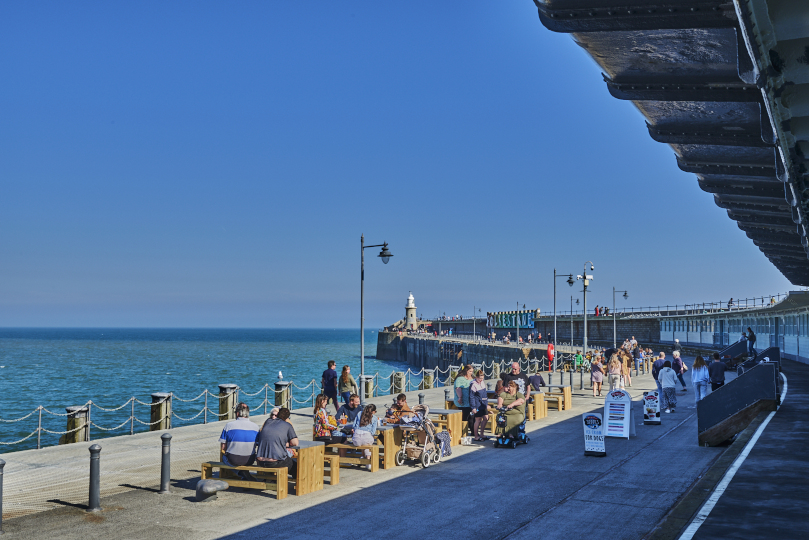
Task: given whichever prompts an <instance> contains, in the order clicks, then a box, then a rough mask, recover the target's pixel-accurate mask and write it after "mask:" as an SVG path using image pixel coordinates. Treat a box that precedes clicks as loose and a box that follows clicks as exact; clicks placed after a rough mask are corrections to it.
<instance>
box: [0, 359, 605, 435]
mask: <svg viewBox="0 0 809 540" xmlns="http://www.w3.org/2000/svg"><path fill="white" fill-rule="evenodd" d="M574 356H575V355H574V354H572V353H570V354H566V353H558V354H557V355H556V358H555V361H554V362H553V364H554V365H553V366H549V365H548V364H549V362H548V360H547V357H545V356H542V357H541V358H529V359H521V360H519V363H520V367H521V369H522V370H524V371H526V372H536V371H548V369H547V368H548V367H552V368H553V369H552V371H551V372H555V371H559V372H561V371H569V369H570V366H571V365H572V363H573V362H574ZM444 362H446V359H445V360H443V361H442V362H441V363H444ZM510 364H511V361H506V360H499V361H497V360H490V361H484V362H481V363H473V364H472V365H473V367H474V368H475V369H478V368H479V369H483V370H484V372H485V373H486V374H487V376H492V375H493V374H495V376H496V374H499V373H502V372H503V371H504V370H506V369H508V365H510ZM588 364H589V363H588ZM577 367H579V369H577V370H576V371H584V369H585V368H586V369H587V370H588V371H589V365H587V366H586V367H585V366H584V365H582V366H577ZM459 369H460V366H459V365H447V366H446V367H444V368H441V367H435V368H431V369H428V368H421V369H418V370H414V369H410V368H408V369H407V370H406V371H391V372H390V374H388V375H387V376H384V375H382V374H380V373H378V372H377V373H375V374H374V375H369V376H366V377H365V379H363V378H360V385H363V383H364V384H365V386H366V388H365V389H364V391H365V396H364V397H366V398H371V397H379V396H385V395H393V394H398V393H400V392H409V391H413V390H421V389H424V388H438V387H444V386H450V385H452V384H453V381H454V379H455V376H456V375H457V373H458V371H459ZM425 375H428V376H429V379H428V378H426V377H425ZM281 382H283V386H280V385H279V387H273V386H272V385H271V384H269V383H265V384H264V385H263V386H261V387H260V388H259V389H258V390H257V391H255V392H252V393H250V392H246V391H244V390H243V389H242V388H240V387H235V389H234V390H232V391H229V392H211V391H210V390H208V389H205V390H203V391H202V392H201V393H200V394H199V395H197V396H196V397H193V398H190V399H184V398H181V397H179V396H178V395H176V394H174V393H173V392H170V393H167V394H165V395H164V397H161V398H158V394H155V395H154V396H153V401H152V402H147V401H142V400H140V399H138V398H137V397H136V396H132V397H131V398H129V399H127V400H126V401H125V402H124V403H122V404H121V405H119V406H117V407H105V406H102V405H99V404H98V403H96V402H94V401H92V400H90V401H87V402H86V403H84V404H82V405H79V406H74V407H70V408H69V410H68V411H67V412H65V413H60V412H55V411H51V410H49V409H46V408H45V407H43V406H39V407H37V408H35V409H34V410H32V411H31V412H29V413H28V414H25V415H24V416H20V417H18V418H13V419H5V418H0V423H3V424H15V423H19V422H24V421H26V420H29V419H31V418H32V417H34V416H36V418H37V425H36V428H35V429H33V430H32V431H30V432H28V433H27V434H26V433H24V432H23V433H19V434H18V437H19V438H18V439H17V440H13V441H0V446H3V447H10V446H14V445H17V444H21V443H24V442H26V441H28V440H30V439H31V438H33V437H35V436H36V448H37V449H40V448H42V447H43V446H50V445H52V444H53V443H51V444H45V445H43V442H42V435H43V434H48V435H58V436H67V435H71V434H74V433H77V432H78V431H80V430H86V433H85V438H84V440H87V441H89V440H91V438H92V433H91V432H92V430H94V429H95V430H96V431H97V433H99V434H103V435H106V436H110V435H123V434H126V430H127V428H128V432H129V434H130V435H132V434H134V433H135V431H136V430H135V426H136V424H137V425H138V426H144V427H148V428H152V427H153V426H156V425H158V424H160V425H161V426H163V427H160V428H159V429H168V428H170V427H172V420H176V421H178V422H182V423H185V424H192V423H204V424H207V423H208V418H209V417H210V416H213V417H214V419H215V420H216V421H218V420H221V419H223V418H226V417H232V413H233V409H234V407H235V406H236V404H237V403H238V401H239V395H240V394H241V395H242V396H243V397H255V396H259V395H260V394H262V392H263V393H264V396H263V399H262V401H261V402H260V403H258V404H257V405H256V406H254V407H251V410H253V411H257V410H261V409H262V408H263V410H264V414H267V411H268V406H269V407H274V406H275V404H278V403H283V405H286V406H288V407H290V408H300V407H296V406H308V405H311V406H314V404H315V399H316V397H317V395H318V394H319V393H320V391H321V390H320V388H319V385H318V383H317V381H316V380H314V379H312V380H311V381H310V382H309V383H308V384H306V385H305V386H298V385H297V384H295V383H294V382H286V381H281ZM360 391H361V392H362V391H363V389H362V388H361V389H360ZM234 395H235V399H230V398H231V397H233V396H234ZM209 398H213V399H214V400H215V401H214V403H213V404H212V405H213V407H211V405H210V404H209V403H210V400H209ZM200 401H202V403H199V402H200ZM167 402H168V406H167V407H162V408H160V409H159V410H162V411H164V414H161V413H157V414H161V416H159V417H155V416H156V414H155V408H156V407H158V406H161V405H164V404H166V403H167ZM224 402H226V403H227V405H223V403H224ZM195 403H199V404H200V405H202V407H201V408H199V409H197V408H193V409H190V408H189V404H191V405H193V404H195ZM175 404H177V405H179V404H183V407H185V408H184V409H183V410H179V411H175V410H173V409H174V406H175ZM138 405H139V406H142V407H148V408H149V419H148V420H146V419H144V418H142V417H141V418H139V417H138V411H137V409H136V406H138ZM126 407H129V411H128V412H129V415H128V416H127V417H126V418H125V419H123V421H121V420H122V419H121V418H120V415H119V416H118V418H117V419H115V417H114V416H115V415H114V414H113V413H116V412H119V411H121V410H123V409H125V408H126ZM223 407H225V409H223ZM220 410H221V411H223V412H220ZM71 411H72V412H71ZM76 417H80V418H86V421H84V422H82V423H81V425H80V426H79V427H76V428H74V429H67V430H60V429H58V426H56V425H54V422H56V421H60V419H61V422H64V420H65V418H67V419H68V420H67V421H68V427H70V422H71V421H73V420H72V419H73V418H76ZM62 425H63V426H64V424H62ZM174 427H176V426H174ZM62 429H64V428H62ZM60 442H61V441H60Z"/></svg>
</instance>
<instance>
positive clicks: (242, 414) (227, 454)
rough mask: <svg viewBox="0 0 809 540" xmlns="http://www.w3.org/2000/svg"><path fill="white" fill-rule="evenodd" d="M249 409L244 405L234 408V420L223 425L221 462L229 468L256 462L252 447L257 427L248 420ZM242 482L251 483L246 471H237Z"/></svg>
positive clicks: (240, 404) (220, 441)
mask: <svg viewBox="0 0 809 540" xmlns="http://www.w3.org/2000/svg"><path fill="white" fill-rule="evenodd" d="M249 418H250V407H248V406H247V404H246V403H239V404H238V405H237V406H236V420H233V421H232V422H228V423H227V424H225V428H224V429H223V430H222V435H221V436H220V437H219V443H220V446H221V448H222V452H223V456H222V462H223V463H225V464H226V465H230V466H231V467H241V466H243V465H252V464H253V462H254V461H255V460H256V454H255V451H254V447H255V445H256V434H258V426H257V425H256V424H254V423H253V422H251V421H250V420H249ZM237 474H238V475H239V476H240V477H241V478H242V480H247V481H248V482H250V481H252V480H253V478H252V477H251V476H250V473H248V472H247V471H237Z"/></svg>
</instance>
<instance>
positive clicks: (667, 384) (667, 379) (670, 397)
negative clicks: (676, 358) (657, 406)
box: [657, 360, 677, 413]
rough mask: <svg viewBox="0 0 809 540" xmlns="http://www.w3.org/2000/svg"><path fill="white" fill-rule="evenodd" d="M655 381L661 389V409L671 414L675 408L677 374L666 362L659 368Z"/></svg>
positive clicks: (669, 363)
mask: <svg viewBox="0 0 809 540" xmlns="http://www.w3.org/2000/svg"><path fill="white" fill-rule="evenodd" d="M657 380H658V382H660V386H661V387H662V388H663V401H662V404H663V407H664V408H665V409H666V412H667V413H673V412H674V407H676V406H677V374H676V373H674V370H673V369H671V362H669V361H668V360H666V361H665V362H664V363H663V367H662V368H660V372H659V373H658V374H657Z"/></svg>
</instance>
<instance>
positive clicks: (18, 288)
mask: <svg viewBox="0 0 809 540" xmlns="http://www.w3.org/2000/svg"><path fill="white" fill-rule="evenodd" d="M0 51H2V54H0V73H2V84H0V100H1V101H2V104H3V113H2V114H0V326H147V327H149V326H151V327H159V326H167V327H195V326H202V327H340V328H347V327H358V326H359V311H360V310H359V263H360V261H359V240H360V234H361V233H365V235H366V240H367V242H368V243H381V242H382V241H387V242H389V243H390V249H391V252H392V253H393V254H394V257H393V258H392V259H391V262H390V264H388V265H383V264H382V263H381V262H380V261H379V259H377V258H376V253H377V250H366V251H367V253H366V254H367V259H368V260H367V261H366V262H367V264H366V287H365V291H366V320H367V324H368V326H369V327H371V328H373V327H379V326H381V325H384V324H388V323H390V322H393V321H395V320H396V319H398V318H400V317H401V316H403V315H404V304H405V300H406V297H407V294H408V291H411V290H412V291H413V294H414V295H415V297H416V304H417V306H418V308H419V313H424V314H425V315H435V314H437V313H439V312H446V313H447V314H453V315H454V314H456V313H462V314H465V315H471V312H472V308H473V306H478V307H482V308H483V312H485V311H487V310H489V311H495V310H507V309H513V308H514V307H516V305H517V303H518V302H519V303H520V304H523V303H524V304H526V305H527V306H528V307H540V308H542V310H543V312H550V310H551V308H552V305H553V283H552V282H553V279H552V276H553V269H554V267H556V268H557V269H558V270H559V272H563V273H568V272H573V273H574V274H575V273H581V271H582V267H583V263H584V262H585V261H586V260H588V259H591V260H593V261H594V262H595V271H594V272H593V274H594V275H595V280H594V283H593V287H592V294H591V295H589V296H588V303H589V304H591V305H595V304H602V305H603V304H608V305H609V304H611V302H612V289H611V288H612V286H616V287H617V288H619V289H628V290H629V294H630V299H629V302H627V305H634V306H639V305H652V304H654V305H656V304H658V303H663V304H674V303H680V304H682V303H684V302H702V301H709V300H724V301H726V300H727V298H728V297H730V296H733V297H743V296H752V295H762V294H764V295H768V294H771V293H775V292H779V291H781V292H783V291H786V290H789V289H790V288H794V287H790V285H789V283H788V282H787V281H786V279H785V278H783V277H782V276H781V274H780V273H779V272H778V271H777V270H776V269H775V268H774V267H773V266H772V265H771V264H770V263H769V261H767V259H766V258H765V257H764V255H763V254H761V253H760V252H759V251H758V249H757V248H756V247H755V246H754V245H753V243H752V242H751V241H750V240H748V239H747V237H746V236H745V235H744V233H743V232H742V231H741V230H739V229H738V228H737V226H736V224H735V222H733V221H731V220H730V219H729V218H728V217H727V214H726V212H725V211H724V210H721V209H719V208H718V207H716V205H715V204H714V202H713V197H712V195H710V194H708V193H704V192H702V191H701V190H700V189H699V187H698V185H697V180H696V177H695V176H694V175H692V174H687V173H684V172H681V171H679V169H678V168H677V165H676V161H675V157H674V153H673V151H672V150H671V148H670V147H668V146H666V145H662V144H659V143H656V142H654V141H652V140H651V139H650V138H649V135H648V133H647V130H646V128H645V126H644V121H643V117H642V116H641V115H640V113H639V112H638V111H637V110H636V109H635V107H634V106H633V105H632V104H631V103H629V102H624V101H619V100H616V99H614V98H612V97H610V96H609V94H608V92H607V89H606V87H605V85H604V83H603V82H602V80H601V75H600V73H599V69H598V66H597V65H596V64H595V63H594V62H593V61H592V60H591V59H590V58H589V57H588V56H587V55H586V54H585V53H584V51H583V50H581V49H580V48H579V47H578V46H577V45H576V44H575V43H574V42H573V40H572V39H571V37H570V36H568V35H564V34H554V33H552V32H550V31H548V30H547V29H545V28H544V27H543V26H542V25H541V23H540V22H539V20H538V17H537V13H536V8H535V7H534V5H533V2H531V1H530V0H521V1H517V0H510V1H498V2H492V1H490V0H486V1H483V0H477V1H476V0H453V1H450V0H447V1H443V2H426V1H412V2H378V1H376V2H371V1H366V2H359V1H356V2H334V1H308V2H282V1H272V2H270V1H262V2H258V1H241V2H203V1H193V2H180V1H176V2H146V1H141V2H108V1H105V2H3V3H2V4H0ZM559 287H560V292H559V297H558V298H559V300H558V301H559V305H560V306H559V308H558V309H560V310H561V309H565V307H566V308H567V309H569V305H570V295H571V293H575V294H580V293H577V292H576V291H578V290H579V289H580V287H574V288H573V289H571V288H569V287H568V286H567V285H565V284H564V282H563V281H562V280H560V281H559ZM619 305H620V304H619Z"/></svg>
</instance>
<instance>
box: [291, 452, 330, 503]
mask: <svg viewBox="0 0 809 540" xmlns="http://www.w3.org/2000/svg"><path fill="white" fill-rule="evenodd" d="M291 448H292V449H293V450H296V451H297V453H298V457H297V458H296V461H297V462H298V471H297V474H296V477H295V495H306V494H307V493H312V492H314V491H320V490H321V489H323V469H324V466H323V462H324V458H325V456H326V445H325V444H324V443H322V442H320V441H302V440H300V439H298V446H292V447H291Z"/></svg>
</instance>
